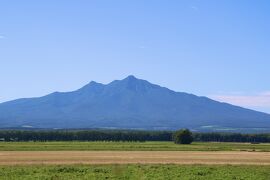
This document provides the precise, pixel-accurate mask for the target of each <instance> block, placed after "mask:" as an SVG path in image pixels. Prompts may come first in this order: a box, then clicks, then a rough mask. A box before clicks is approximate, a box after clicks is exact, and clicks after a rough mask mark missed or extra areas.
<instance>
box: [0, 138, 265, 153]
mask: <svg viewBox="0 0 270 180" xmlns="http://www.w3.org/2000/svg"><path fill="white" fill-rule="evenodd" d="M0 151H259V152H270V143H261V144H251V143H225V142H193V143H192V144H190V145H178V144H174V143H173V142H161V141H146V142H103V141H97V142H81V141H60V142H0Z"/></svg>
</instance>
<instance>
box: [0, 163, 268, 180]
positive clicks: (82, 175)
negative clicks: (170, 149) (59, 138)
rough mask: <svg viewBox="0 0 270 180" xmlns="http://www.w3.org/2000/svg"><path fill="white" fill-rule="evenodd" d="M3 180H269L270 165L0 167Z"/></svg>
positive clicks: (0, 175) (0, 176)
mask: <svg viewBox="0 0 270 180" xmlns="http://www.w3.org/2000/svg"><path fill="white" fill-rule="evenodd" d="M0 179H9V180H12V179H27V180H31V179H69V180H71V179H98V180H100V179H134V180H135V179H136V180H137V179H154V180H159V179H160V180H161V179H181V180H188V179H189V180H200V179H207V180H212V179H213V180H240V179H241V180H254V179H256V180H269V179H270V166H263V167H260V166H228V165H218V166H209V165H192V166H191V165H95V166H93V165H88V166H86V165H75V166H74V165H73V166H69V165H63V166H2V167H1V166H0Z"/></svg>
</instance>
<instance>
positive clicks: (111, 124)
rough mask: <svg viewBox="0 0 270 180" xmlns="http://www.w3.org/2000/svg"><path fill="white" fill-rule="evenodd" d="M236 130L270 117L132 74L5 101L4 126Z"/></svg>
mask: <svg viewBox="0 0 270 180" xmlns="http://www.w3.org/2000/svg"><path fill="white" fill-rule="evenodd" d="M6 127H29V128H30V127H33V128H116V129H118V128H124V129H166V130H172V129H178V128H184V127H187V128H191V129H195V130H196V129H197V130H222V129H223V130H230V129H249V128H253V129H260V128H270V115H269V114H266V113H261V112H257V111H253V110H249V109H245V108H241V107H238V106H233V105H230V104H226V103H220V102H217V101H214V100H211V99H209V98H207V97H198V96H195V95H192V94H187V93H182V92H175V91H172V90H169V89H167V88H164V87H160V86H158V85H155V84H151V83H149V82H148V81H145V80H141V79H137V78H135V77H134V76H129V77H127V78H125V79H123V80H116V81H113V82H111V83H109V84H107V85H104V84H100V83H96V82H90V83H89V84H87V85H86V86H84V87H82V88H80V89H78V90H76V91H73V92H63V93H62V92H55V93H52V94H49V95H46V96H43V97H39V98H27V99H18V100H14V101H9V102H5V103H1V104H0V128H6Z"/></svg>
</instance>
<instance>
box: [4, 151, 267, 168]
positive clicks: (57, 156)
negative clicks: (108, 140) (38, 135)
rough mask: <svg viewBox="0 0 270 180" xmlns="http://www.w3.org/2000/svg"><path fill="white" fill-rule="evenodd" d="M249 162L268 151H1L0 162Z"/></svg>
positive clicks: (260, 162)
mask: <svg viewBox="0 0 270 180" xmlns="http://www.w3.org/2000/svg"><path fill="white" fill-rule="evenodd" d="M132 163H133V164H134V163H141V164H167V163H174V164H253V165H270V152H190V151H189V152H187V151H178V152H175V151H47V152H46V151H28V152H22V151H9V152H8V151H2V152H0V165H14V164H23V165H26V164H132Z"/></svg>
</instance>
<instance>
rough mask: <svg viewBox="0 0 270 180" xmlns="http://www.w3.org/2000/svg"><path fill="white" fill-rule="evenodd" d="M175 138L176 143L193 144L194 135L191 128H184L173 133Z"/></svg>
mask: <svg viewBox="0 0 270 180" xmlns="http://www.w3.org/2000/svg"><path fill="white" fill-rule="evenodd" d="M173 140H174V143H175V144H191V143H192V141H193V136H192V133H191V132H190V130H188V129H182V130H178V131H176V132H175V133H174V134H173Z"/></svg>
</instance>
